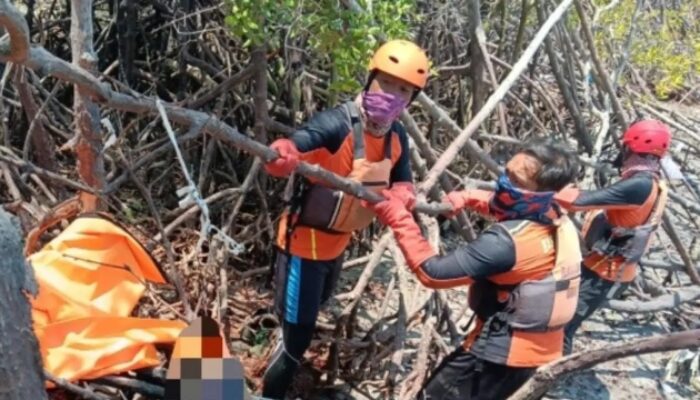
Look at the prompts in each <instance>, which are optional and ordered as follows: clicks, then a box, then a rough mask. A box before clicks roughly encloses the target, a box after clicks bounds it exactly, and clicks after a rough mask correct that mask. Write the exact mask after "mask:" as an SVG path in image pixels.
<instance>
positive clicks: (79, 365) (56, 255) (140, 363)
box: [29, 216, 186, 380]
mask: <svg viewBox="0 0 700 400" xmlns="http://www.w3.org/2000/svg"><path fill="white" fill-rule="evenodd" d="M29 262H30V264H31V265H32V267H33V268H34V273H35V275H36V279H37V282H38V284H39V294H38V296H37V297H36V298H35V299H33V300H32V316H33V318H34V331H35V333H36V335H37V338H38V339H39V345H40V347H41V354H42V357H43V359H44V367H45V368H46V370H47V371H48V372H49V373H51V374H52V375H54V376H56V377H59V378H64V379H67V380H78V379H94V378H97V377H100V376H104V375H109V374H115V373H119V372H124V371H128V370H134V369H138V368H144V367H152V366H157V365H158V364H159V360H158V355H157V353H156V349H155V347H154V343H172V342H174V341H175V340H176V339H177V337H178V335H179V334H180V332H181V331H182V330H183V329H184V328H185V326H186V324H185V323H184V322H181V321H166V320H157V319H145V318H132V317H129V315H131V312H132V311H133V309H134V307H135V306H136V304H137V303H138V301H139V299H140V298H141V295H142V294H143V292H144V291H145V290H146V285H145V281H151V282H154V283H165V279H164V278H163V275H162V274H161V272H160V270H159V269H158V267H157V265H156V263H155V261H154V260H153V259H152V257H151V256H150V255H149V254H148V252H147V251H146V249H144V248H143V247H142V246H141V245H140V244H139V243H138V242H137V241H136V239H134V237H133V236H131V235H130V234H129V233H128V232H126V231H125V230H124V229H122V228H120V227H119V226H117V225H116V224H114V223H113V222H111V221H109V220H108V219H106V218H103V217H101V216H89V217H88V216H83V217H80V218H78V219H76V220H75V221H74V222H73V223H71V224H70V225H69V226H68V228H66V230H65V231H63V232H62V233H61V234H60V235H58V236H57V237H56V238H55V239H53V240H52V241H51V242H49V243H48V244H47V245H46V246H44V248H43V249H41V251H39V252H37V253H35V254H33V255H31V256H30V257H29Z"/></svg>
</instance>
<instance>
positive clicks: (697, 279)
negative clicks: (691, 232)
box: [662, 210, 700, 285]
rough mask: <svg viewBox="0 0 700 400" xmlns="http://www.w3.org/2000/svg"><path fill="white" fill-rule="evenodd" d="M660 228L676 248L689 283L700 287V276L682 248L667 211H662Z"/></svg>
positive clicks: (688, 255)
mask: <svg viewBox="0 0 700 400" xmlns="http://www.w3.org/2000/svg"><path fill="white" fill-rule="evenodd" d="M662 226H663V228H664V231H666V234H667V235H668V237H669V239H671V242H672V243H673V245H674V246H675V247H676V251H678V255H679V256H680V257H681V260H683V264H684V265H685V271H686V272H687V273H688V276H689V277H690V281H691V282H693V283H694V284H696V285H700V274H698V271H697V270H696V269H695V263H693V260H692V258H691V257H690V254H688V251H687V250H686V249H685V246H683V242H681V238H680V236H679V235H678V232H677V231H676V227H675V226H674V225H673V223H672V222H671V217H670V216H669V212H668V210H666V211H664V214H663V224H662Z"/></svg>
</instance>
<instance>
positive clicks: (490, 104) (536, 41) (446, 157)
mask: <svg viewBox="0 0 700 400" xmlns="http://www.w3.org/2000/svg"><path fill="white" fill-rule="evenodd" d="M572 1H573V0H563V1H562V2H561V3H560V4H559V6H558V7H557V8H556V9H555V10H554V12H552V14H551V15H550V16H549V18H548V19H547V20H546V21H545V22H544V23H543V24H542V27H541V28H540V30H539V31H538V32H537V34H536V35H535V37H534V38H533V40H532V42H530V44H529V45H528V46H527V48H526V49H525V51H524V52H523V55H522V56H521V57H520V59H519V60H518V62H516V63H515V65H514V66H513V69H512V70H511V71H510V73H508V76H506V77H505V79H503V82H501V85H500V86H499V87H498V89H497V90H496V91H495V92H493V94H491V96H490V97H489V98H488V100H487V101H486V104H484V107H483V108H482V109H481V110H479V112H478V113H477V114H476V115H475V116H474V118H472V120H471V121H469V124H467V126H466V127H465V128H464V130H462V132H460V134H459V136H457V137H456V138H455V139H454V141H453V142H452V143H450V145H449V147H447V149H445V151H444V152H443V153H442V155H441V156H440V158H439V159H438V160H437V162H436V163H435V165H433V167H432V168H431V169H430V172H428V177H427V178H426V179H425V181H423V182H422V183H421V185H420V190H421V191H422V192H423V193H425V192H427V191H428V190H429V189H430V188H432V187H433V186H435V183H437V179H438V177H439V176H440V175H441V174H442V173H443V172H444V171H445V169H446V168H447V166H448V165H449V164H450V163H451V162H452V160H454V159H455V157H457V155H458V154H459V151H460V150H461V149H462V147H464V145H465V144H466V143H467V142H468V141H469V137H470V136H471V135H472V134H474V132H476V130H477V129H478V128H479V126H480V125H481V124H482V123H483V122H484V121H485V120H486V118H487V117H488V116H489V115H490V114H491V112H492V111H493V110H494V108H496V106H497V105H498V103H499V102H500V101H501V100H502V99H503V98H504V97H505V95H506V92H508V90H510V88H511V87H512V86H513V85H514V84H515V81H516V80H517V79H518V77H520V75H521V74H522V73H523V72H525V69H526V68H527V66H528V64H529V63H530V61H531V60H532V57H533V56H534V55H535V52H536V51H537V49H538V48H539V47H540V45H541V44H542V41H543V40H544V38H545V37H546V36H547V34H548V33H549V31H550V30H551V29H552V27H553V26H554V24H555V23H556V22H557V21H559V19H561V17H562V16H563V15H564V12H565V11H566V9H567V8H569V6H570V5H571V3H572Z"/></svg>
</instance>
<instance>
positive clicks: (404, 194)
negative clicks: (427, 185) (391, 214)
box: [389, 182, 416, 211]
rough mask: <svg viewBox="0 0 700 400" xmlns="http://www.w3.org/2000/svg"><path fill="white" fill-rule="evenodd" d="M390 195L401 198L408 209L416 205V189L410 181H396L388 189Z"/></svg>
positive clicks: (411, 209)
mask: <svg viewBox="0 0 700 400" xmlns="http://www.w3.org/2000/svg"><path fill="white" fill-rule="evenodd" d="M389 191H390V192H391V195H392V196H394V197H396V198H398V199H399V200H401V202H402V203H403V205H404V207H406V209H407V210H408V211H413V209H414V208H415V207H416V190H415V187H414V186H413V183H411V182H396V183H394V184H393V185H392V186H391V189H389Z"/></svg>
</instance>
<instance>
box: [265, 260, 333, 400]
mask: <svg viewBox="0 0 700 400" xmlns="http://www.w3.org/2000/svg"><path fill="white" fill-rule="evenodd" d="M342 264H343V260H342V257H339V258H337V259H335V260H330V261H314V260H307V259H303V258H300V257H296V256H288V255H286V254H285V253H283V252H281V251H280V252H278V253H277V259H276V262H275V311H276V312H277V314H278V315H279V317H280V321H281V325H282V338H281V340H280V341H279V343H278V345H277V348H276V349H275V352H274V353H273V355H272V358H271V359H270V364H269V365H268V367H267V371H265V376H264V377H263V392H262V394H263V396H264V397H267V398H270V399H283V398H284V395H285V393H286V392H287V389H288V388H289V386H290V385H291V383H292V380H293V378H294V373H295V372H296V371H297V369H298V367H299V365H300V364H301V360H302V357H303V356H304V352H305V351H306V349H308V347H309V345H310V344H311V339H312V338H313V334H314V328H315V325H316V318H318V312H319V309H320V308H321V305H322V304H323V303H325V302H326V301H327V300H328V299H329V298H330V297H331V295H332V294H333V289H335V285H336V284H337V282H338V278H339V277H340V271H341V269H342Z"/></svg>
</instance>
